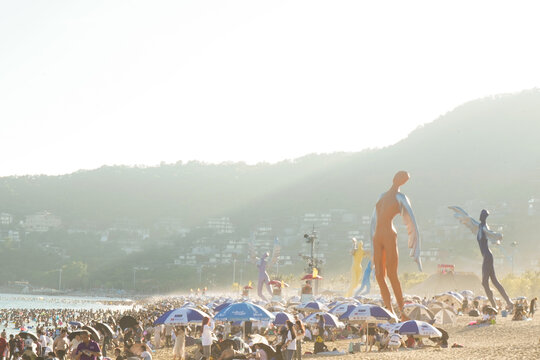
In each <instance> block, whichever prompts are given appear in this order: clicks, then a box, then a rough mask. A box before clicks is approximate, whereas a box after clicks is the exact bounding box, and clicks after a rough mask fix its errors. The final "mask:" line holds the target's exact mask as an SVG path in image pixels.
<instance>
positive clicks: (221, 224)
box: [206, 217, 234, 234]
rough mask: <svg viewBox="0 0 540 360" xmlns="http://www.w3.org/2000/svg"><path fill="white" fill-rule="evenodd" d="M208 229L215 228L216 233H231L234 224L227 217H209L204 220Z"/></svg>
mask: <svg viewBox="0 0 540 360" xmlns="http://www.w3.org/2000/svg"><path fill="white" fill-rule="evenodd" d="M206 227H207V228H208V229H212V230H215V231H216V232H217V233H218V234H233V233H234V226H233V224H232V222H231V219H229V218H228V217H221V218H211V219H208V221H207V222H206Z"/></svg>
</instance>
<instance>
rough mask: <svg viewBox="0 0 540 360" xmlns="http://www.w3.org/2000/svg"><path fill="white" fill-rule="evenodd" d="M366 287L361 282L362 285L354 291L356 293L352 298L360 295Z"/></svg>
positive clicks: (364, 283) (363, 282)
mask: <svg viewBox="0 0 540 360" xmlns="http://www.w3.org/2000/svg"><path fill="white" fill-rule="evenodd" d="M365 287H366V282H365V281H362V285H360V287H359V288H358V289H356V291H355V292H354V296H358V295H361V294H362V290H364V289H365Z"/></svg>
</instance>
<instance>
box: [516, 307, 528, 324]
mask: <svg viewBox="0 0 540 360" xmlns="http://www.w3.org/2000/svg"><path fill="white" fill-rule="evenodd" d="M526 319H527V315H526V314H525V310H524V309H523V305H522V304H517V305H516V309H515V311H514V316H513V317H512V320H514V321H521V320H526Z"/></svg>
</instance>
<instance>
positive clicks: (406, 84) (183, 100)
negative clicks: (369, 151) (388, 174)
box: [0, 0, 540, 176]
mask: <svg viewBox="0 0 540 360" xmlns="http://www.w3.org/2000/svg"><path fill="white" fill-rule="evenodd" d="M539 10H540V7H539V6H538V5H536V3H535V2H534V1H531V2H521V1H504V2H498V1H435V0H430V1H339V0H335V1H316V0H310V1H290V0H288V1H278V0H272V1H255V0H249V1H225V0H219V1H176V0H174V1H110V0H109V1H97V0H92V1H90V0H88V1H76V0H66V1H54V0H51V1H39V0H36V1H24V0H18V1H0V125H1V128H0V152H1V153H2V155H3V156H2V164H1V166H0V176H6V175H22V174H63V173H70V172H73V171H76V170H78V169H93V168H97V167H100V166H102V165H118V164H124V165H149V166H152V165H157V164H159V163H161V162H166V163H175V162H177V161H184V162H185V161H190V160H199V161H205V162H211V163H215V162H223V161H245V162H247V163H250V164H251V163H257V162H262V161H265V162H277V161H281V160H284V159H293V158H297V157H300V156H303V155H305V154H309V153H329V152H336V151H347V152H353V151H361V150H362V149H366V148H380V147H384V146H388V145H391V144H393V143H395V142H397V141H399V140H400V139H403V138H405V137H406V136H407V135H408V134H409V133H410V132H411V131H413V130H414V129H415V128H417V127H418V126H421V125H422V124H425V123H428V122H431V121H434V120H435V119H437V118H438V117H439V116H441V115H443V114H444V113H446V112H448V111H451V110H452V109H454V108H455V107H457V106H459V105H461V104H463V103H464V102H467V101H470V100H474V99H476V98H481V97H485V96H490V95H494V94H500V93H511V92H518V91H521V90H524V89H530V88H534V87H538V86H540V67H539V66H538V64H540V47H539V46H538V34H540V22H539V21H538V14H539Z"/></svg>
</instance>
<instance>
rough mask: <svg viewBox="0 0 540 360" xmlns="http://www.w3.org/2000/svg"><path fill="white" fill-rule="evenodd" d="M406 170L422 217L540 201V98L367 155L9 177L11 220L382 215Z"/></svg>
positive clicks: (489, 105)
mask: <svg viewBox="0 0 540 360" xmlns="http://www.w3.org/2000/svg"><path fill="white" fill-rule="evenodd" d="M364 130H365V131H369V128H366V129H364ZM246 151H249V150H248V149H246ZM401 169H404V170H407V171H409V172H410V173H411V181H410V182H409V183H408V184H407V185H406V187H405V188H404V191H405V192H406V193H407V194H408V195H409V196H410V197H411V199H413V204H414V206H415V207H416V208H417V209H418V211H419V212H420V213H421V214H422V213H428V212H430V211H432V210H433V208H434V207H436V206H439V205H440V204H460V203H463V202H464V201H466V200H469V199H484V200H487V201H507V202H512V201H515V202H526V201H527V199H528V198H529V197H531V196H538V195H540V91H539V90H529V91H524V92H521V93H518V94H510V95H501V96H494V97H489V98H485V99H480V100H475V101H471V102H469V103H466V104H464V105H462V106H460V107H458V108H456V109H455V110H453V111H451V112H449V113H447V114H445V115H444V116H441V117H440V118H439V119H437V120H435V121H433V122H432V123H430V124H427V125H425V126H423V127H420V128H418V129H416V130H415V131H413V132H412V133H411V134H410V135H409V136H408V137H407V138H406V139H404V140H402V141H400V142H399V143H397V144H395V145H393V146H390V147H387V148H384V149H378V150H366V151H363V152H360V153H335V154H327V155H309V156H305V157H303V158H299V159H296V160H294V161H284V162H280V163H277V164H264V163H262V164H257V165H253V166H250V165H246V164H243V163H225V164H219V165H211V164H203V163H198V162H189V163H184V164H182V163H178V164H171V165H161V166H159V167H148V168H138V167H123V166H114V167H102V168H99V169H96V170H91V171H79V172H76V173H73V174H69V175H62V176H22V177H4V178H1V179H0V211H5V212H9V213H12V214H14V215H15V216H16V217H17V216H20V217H22V216H24V215H25V214H29V213H32V212H35V211H40V210H45V209H46V210H50V211H51V212H53V213H55V214H57V215H59V216H61V217H62V218H63V219H64V222H66V223H70V224H72V225H74V226H77V225H83V224H91V225H93V226H107V225H109V224H111V223H112V222H114V221H116V220H117V219H119V218H130V219H134V220H136V221H139V222H140V223H141V224H147V225H149V224H151V223H152V222H154V221H155V220H156V219H158V218H161V217H178V218H181V219H184V221H185V222H186V225H188V226H194V225H198V224H200V223H202V222H204V221H205V220H206V219H207V218H209V217H213V216H222V215H224V216H229V217H231V219H232V221H233V222H234V223H235V224H237V225H238V226H239V228H240V229H242V228H244V229H248V228H249V227H251V226H254V225H256V224H257V223H258V222H259V221H260V220H261V219H267V218H270V219H276V220H277V219H287V218H288V217H289V216H299V215H302V214H303V213H305V212H316V211H327V210H328V209H332V208H345V209H348V210H351V211H357V212H370V211H371V209H372V206H373V202H374V200H375V199H376V198H377V196H378V194H379V193H381V192H383V191H385V190H386V189H387V188H388V187H389V186H390V184H391V180H392V176H393V174H394V173H395V172H396V170H401Z"/></svg>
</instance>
